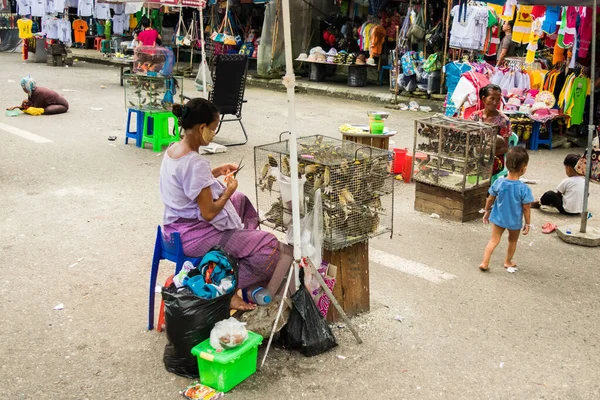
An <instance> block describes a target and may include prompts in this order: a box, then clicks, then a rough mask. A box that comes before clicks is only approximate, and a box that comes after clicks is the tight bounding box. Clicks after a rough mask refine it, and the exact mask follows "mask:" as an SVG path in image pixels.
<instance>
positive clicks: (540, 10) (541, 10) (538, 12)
mask: <svg viewBox="0 0 600 400" xmlns="http://www.w3.org/2000/svg"><path fill="white" fill-rule="evenodd" d="M544 14H546V6H533V9H532V10H531V15H532V16H533V18H535V19H537V18H541V17H543V16H544Z"/></svg>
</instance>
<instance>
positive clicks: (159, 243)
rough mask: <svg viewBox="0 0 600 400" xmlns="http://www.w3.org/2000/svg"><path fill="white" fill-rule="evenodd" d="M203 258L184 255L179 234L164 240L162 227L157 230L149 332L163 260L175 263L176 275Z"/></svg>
mask: <svg viewBox="0 0 600 400" xmlns="http://www.w3.org/2000/svg"><path fill="white" fill-rule="evenodd" d="M201 259H202V257H200V258H194V257H187V256H186V255H185V254H184V253H183V246H182V245H181V237H180V236H179V232H174V233H173V234H171V241H167V240H165V239H164V237H163V234H162V229H161V227H160V225H159V226H158V228H157V230H156V243H155V244H154V257H153V258H152V269H151V271H150V292H149V300H148V330H149V331H151V330H152V329H154V296H155V294H156V293H155V288H156V279H157V277H158V266H159V264H160V261H161V260H169V261H172V262H174V263H175V274H177V273H179V271H180V270H181V267H182V266H183V263H184V262H186V261H190V262H191V263H192V264H194V265H197V264H198V263H199V262H200V260H201Z"/></svg>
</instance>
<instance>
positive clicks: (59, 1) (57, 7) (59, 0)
mask: <svg viewBox="0 0 600 400" xmlns="http://www.w3.org/2000/svg"><path fill="white" fill-rule="evenodd" d="M66 7H67V4H66V1H65V0H54V11H55V12H57V13H61V14H62V13H64V12H65V8H66Z"/></svg>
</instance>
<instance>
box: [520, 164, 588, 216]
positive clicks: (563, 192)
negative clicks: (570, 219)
mask: <svg viewBox="0 0 600 400" xmlns="http://www.w3.org/2000/svg"><path fill="white" fill-rule="evenodd" d="M579 158H580V157H579V156H578V155H577V154H569V155H567V156H566V157H565V160H564V161H563V164H564V165H565V172H566V174H567V176H568V178H566V179H564V180H563V181H562V182H561V183H560V184H559V185H558V187H557V188H556V190H557V191H556V192H553V191H549V192H546V193H544V195H543V196H542V197H541V198H540V200H539V201H536V202H534V203H533V204H531V208H540V206H552V207H555V208H556V209H557V210H558V211H559V212H560V213H561V214H565V215H578V214H581V213H582V212H583V192H584V191H585V178H584V177H583V176H581V175H579V174H578V173H577V172H576V171H575V166H576V165H577V162H578V161H579Z"/></svg>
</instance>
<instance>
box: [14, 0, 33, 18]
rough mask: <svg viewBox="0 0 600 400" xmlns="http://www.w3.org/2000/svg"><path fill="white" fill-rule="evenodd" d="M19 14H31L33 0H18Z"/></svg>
mask: <svg viewBox="0 0 600 400" xmlns="http://www.w3.org/2000/svg"><path fill="white" fill-rule="evenodd" d="M17 14H19V15H31V0H17Z"/></svg>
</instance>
